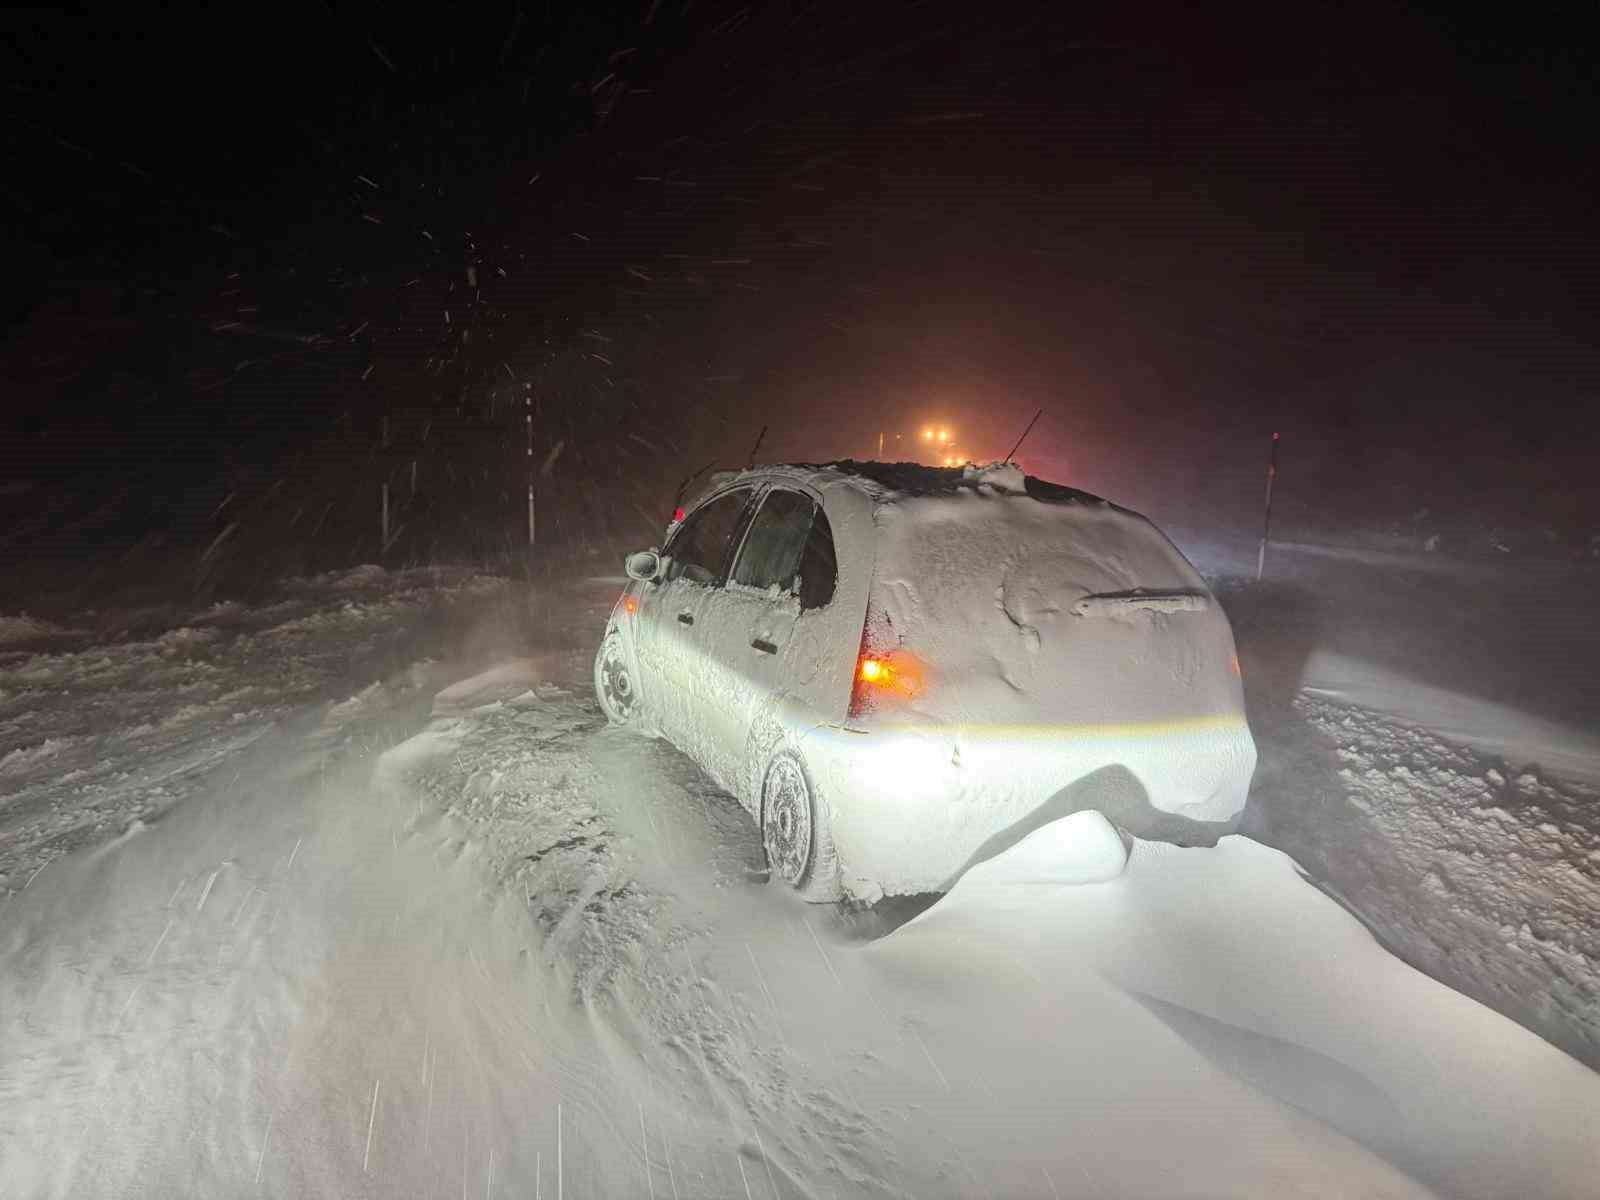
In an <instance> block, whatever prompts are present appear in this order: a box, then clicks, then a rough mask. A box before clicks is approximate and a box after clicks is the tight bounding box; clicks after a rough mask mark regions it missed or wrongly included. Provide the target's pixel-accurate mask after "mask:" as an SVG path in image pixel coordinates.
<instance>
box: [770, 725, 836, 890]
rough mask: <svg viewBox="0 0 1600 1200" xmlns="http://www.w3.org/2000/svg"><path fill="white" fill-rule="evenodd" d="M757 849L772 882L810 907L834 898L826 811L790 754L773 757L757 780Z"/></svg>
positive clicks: (795, 757) (833, 857)
mask: <svg viewBox="0 0 1600 1200" xmlns="http://www.w3.org/2000/svg"><path fill="white" fill-rule="evenodd" d="M761 844H762V846H763V847H764V848H765V849H766V852H767V866H768V869H769V870H770V871H771V878H772V881H773V882H774V883H785V884H788V885H789V886H790V887H792V888H794V889H795V891H797V892H799V893H800V895H801V896H803V897H804V898H805V899H807V900H809V901H812V902H813V903H818V904H825V903H828V902H829V901H833V900H837V899H839V897H840V894H841V893H840V889H839V860H838V857H837V856H836V855H835V854H834V850H833V837H832V835H831V834H830V832H829V830H828V814H827V807H826V805H824V804H821V803H820V802H819V800H818V796H817V790H816V788H815V786H814V785H813V784H812V782H811V774H810V772H808V771H807V770H806V766H805V763H804V762H802V761H801V759H800V756H799V755H798V754H796V753H795V752H794V751H793V750H780V751H779V752H778V753H777V754H776V755H774V756H773V759H772V762H771V763H769V764H768V766H767V773H766V775H765V777H764V778H763V780H762V784H761Z"/></svg>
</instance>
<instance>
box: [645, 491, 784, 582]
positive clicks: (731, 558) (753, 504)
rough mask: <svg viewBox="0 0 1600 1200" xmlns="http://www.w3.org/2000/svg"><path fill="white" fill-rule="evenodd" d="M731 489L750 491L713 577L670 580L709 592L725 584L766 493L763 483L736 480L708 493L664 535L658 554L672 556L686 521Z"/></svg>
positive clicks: (678, 577) (680, 576)
mask: <svg viewBox="0 0 1600 1200" xmlns="http://www.w3.org/2000/svg"><path fill="white" fill-rule="evenodd" d="M734 492H749V493H750V495H749V497H747V498H746V500H745V505H744V507H743V508H742V509H741V510H740V512H739V517H738V524H737V525H736V526H735V529H734V535H733V538H732V539H731V540H730V541H729V549H728V551H727V553H725V554H724V555H723V558H722V564H721V566H720V567H719V568H718V569H717V573H716V574H715V576H714V577H713V578H712V579H711V581H710V582H708V583H702V582H700V581H699V580H697V579H690V578H689V577H688V576H686V575H678V576H675V577H674V578H673V579H672V580H671V582H673V583H689V584H693V585H694V586H695V587H703V588H706V589H707V590H709V591H717V590H719V589H721V588H724V587H726V586H727V583H728V577H729V575H730V574H731V573H732V571H733V564H734V562H735V561H736V560H737V558H738V555H739V550H740V549H741V548H742V547H743V546H744V539H745V537H746V535H747V534H749V532H750V523H751V521H752V520H754V518H755V514H756V512H757V511H758V508H759V501H760V499H762V498H764V497H765V496H766V488H765V487H764V486H763V485H759V484H752V483H750V482H748V481H743V482H740V483H735V484H733V485H731V486H729V487H725V488H723V489H722V490H721V491H719V492H715V493H713V494H712V495H710V496H707V497H706V498H705V499H704V500H702V501H700V503H699V504H696V505H695V506H694V509H693V511H691V512H688V513H685V514H684V518H683V520H681V521H679V522H678V526H677V528H676V529H674V530H673V531H672V532H671V533H670V534H669V535H668V536H667V541H666V545H664V546H662V548H661V553H662V554H663V555H665V556H666V557H668V558H671V557H672V547H673V546H674V545H675V544H676V543H677V541H678V538H679V537H680V536H681V535H682V533H683V531H684V529H686V528H687V527H688V525H689V522H690V521H691V520H692V519H693V518H694V517H695V516H696V514H698V513H700V512H702V511H704V510H705V509H706V507H707V506H709V505H711V504H715V503H716V502H717V501H718V500H721V499H722V498H723V497H724V496H727V495H731V494H732V493H734Z"/></svg>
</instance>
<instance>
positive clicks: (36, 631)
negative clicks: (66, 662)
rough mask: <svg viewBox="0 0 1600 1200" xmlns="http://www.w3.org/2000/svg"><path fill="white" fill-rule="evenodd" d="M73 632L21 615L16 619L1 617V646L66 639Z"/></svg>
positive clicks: (24, 614)
mask: <svg viewBox="0 0 1600 1200" xmlns="http://www.w3.org/2000/svg"><path fill="white" fill-rule="evenodd" d="M72 632H73V631H72V630H70V629H65V628H63V627H62V626H60V625H53V624H51V623H50V622H49V621H41V620H39V619H38V618H37V617H30V616H29V615H28V614H27V613H21V614H19V615H18V616H15V617H7V616H4V615H0V646H14V645H18V644H20V643H23V642H36V641H41V640H43V639H45V638H53V637H66V636H70V635H71V634H72Z"/></svg>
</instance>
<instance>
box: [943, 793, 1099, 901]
mask: <svg viewBox="0 0 1600 1200" xmlns="http://www.w3.org/2000/svg"><path fill="white" fill-rule="evenodd" d="M1127 865H1128V848H1127V847H1126V846H1125V845H1124V844H1123V841H1122V835H1121V834H1119V833H1118V832H1117V830H1116V828H1115V827H1114V826H1113V825H1112V824H1111V822H1110V821H1108V820H1106V819H1105V817H1104V816H1102V815H1101V814H1100V813H1098V812H1096V811H1095V810H1094V809H1085V810H1084V811H1083V812H1075V813H1073V814H1071V815H1070V816H1066V817H1062V818H1061V819H1060V820H1058V821H1051V822H1050V824H1048V825H1046V826H1044V827H1043V828H1042V829H1035V830H1034V831H1033V832H1032V833H1030V834H1029V835H1028V836H1027V837H1025V838H1023V839H1022V840H1021V841H1020V842H1018V843H1017V844H1016V845H1015V846H1013V847H1011V848H1010V849H1009V850H1007V851H1006V852H1005V853H1003V854H1000V855H997V856H995V857H994V858H992V859H990V860H989V861H987V862H982V863H979V864H978V865H977V866H975V867H973V868H972V869H971V870H970V871H968V872H967V874H966V875H965V876H964V878H967V879H970V880H972V881H973V882H974V883H975V884H983V885H991V884H992V885H1018V884H1081V883H1104V882H1105V881H1106V880H1108V879H1115V878H1116V877H1117V876H1118V875H1121V874H1122V871H1123V868H1124V867H1126V866H1127Z"/></svg>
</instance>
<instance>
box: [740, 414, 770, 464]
mask: <svg viewBox="0 0 1600 1200" xmlns="http://www.w3.org/2000/svg"><path fill="white" fill-rule="evenodd" d="M766 436H767V427H766V426H765V425H763V426H762V427H761V432H760V433H758V434H756V444H755V445H754V446H751V447H750V461H749V462H747V463H745V465H744V469H745V470H746V471H748V470H749V469H750V468H751V467H753V466H755V465H756V452H757V451H758V450H760V449H761V440H762V439H763V438H764V437H766Z"/></svg>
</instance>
